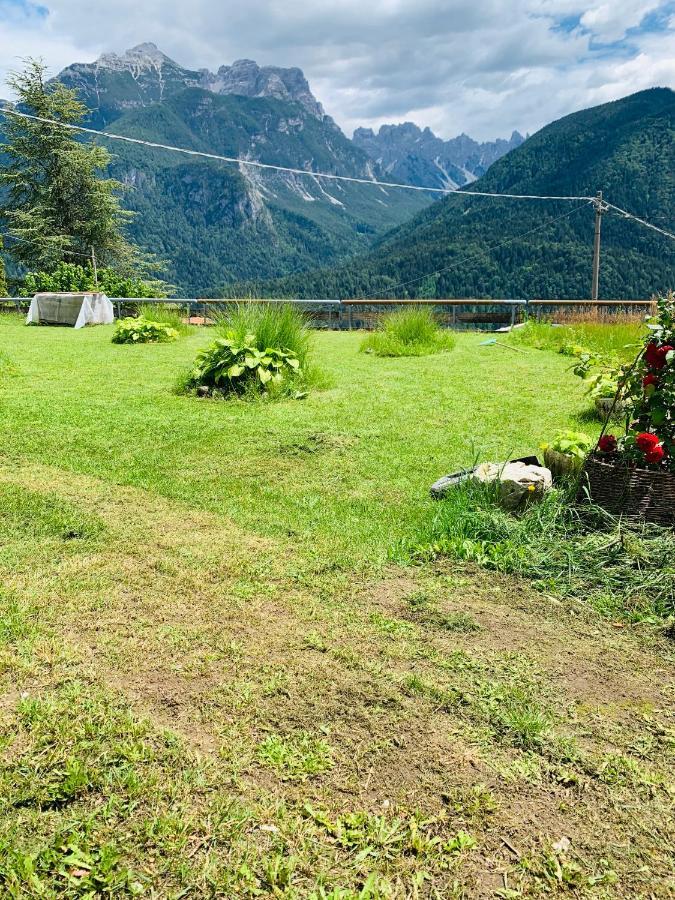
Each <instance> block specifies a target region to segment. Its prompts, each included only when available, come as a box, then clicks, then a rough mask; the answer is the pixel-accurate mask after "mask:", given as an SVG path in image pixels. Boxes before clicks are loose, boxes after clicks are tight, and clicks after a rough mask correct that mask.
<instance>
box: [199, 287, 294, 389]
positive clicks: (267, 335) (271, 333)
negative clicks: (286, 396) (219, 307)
mask: <svg viewBox="0 0 675 900" xmlns="http://www.w3.org/2000/svg"><path fill="white" fill-rule="evenodd" d="M216 326H217V329H218V332H219V334H220V335H221V336H222V337H224V338H226V339H228V340H230V339H234V341H235V342H236V343H238V344H240V345H241V344H245V343H251V344H252V345H253V346H254V347H255V348H256V349H257V350H260V351H265V350H267V348H268V347H276V348H277V349H279V350H284V351H285V352H287V353H291V354H293V355H294V356H295V357H296V359H297V360H298V362H299V363H300V367H301V369H302V370H303V371H304V372H305V374H306V373H307V369H308V364H309V356H310V351H311V342H312V333H311V331H310V328H309V322H308V320H307V317H306V315H305V314H304V313H303V312H302V311H301V310H299V309H298V308H297V307H295V306H293V305H292V304H290V303H237V304H233V305H232V306H228V307H227V308H226V309H225V311H224V312H223V313H221V314H220V316H219V317H218V319H217V321H216Z"/></svg>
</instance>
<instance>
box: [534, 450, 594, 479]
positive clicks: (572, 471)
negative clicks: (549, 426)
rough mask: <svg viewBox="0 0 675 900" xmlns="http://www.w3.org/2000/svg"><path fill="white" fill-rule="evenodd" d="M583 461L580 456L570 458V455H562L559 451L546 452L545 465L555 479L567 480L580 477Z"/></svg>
mask: <svg viewBox="0 0 675 900" xmlns="http://www.w3.org/2000/svg"><path fill="white" fill-rule="evenodd" d="M583 462H584V461H583V459H579V457H578V456H570V455H569V454H568V453H560V451H559V450H551V448H550V447H547V448H546V450H544V464H545V465H546V468H547V469H550V470H551V474H552V475H553V477H554V478H565V477H567V476H573V475H578V474H579V472H580V471H581V467H582V466H583Z"/></svg>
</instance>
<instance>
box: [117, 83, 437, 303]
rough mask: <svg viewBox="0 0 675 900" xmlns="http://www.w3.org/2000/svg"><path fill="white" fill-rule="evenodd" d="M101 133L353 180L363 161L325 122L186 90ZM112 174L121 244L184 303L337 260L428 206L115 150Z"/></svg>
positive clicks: (356, 188)
mask: <svg viewBox="0 0 675 900" xmlns="http://www.w3.org/2000/svg"><path fill="white" fill-rule="evenodd" d="M111 130H113V131H114V132H116V133H121V134H125V135H129V136H133V137H141V138H144V139H149V140H153V141H159V142H161V143H168V144H175V145H178V146H181V147H186V148H189V149H196V150H202V151H206V152H210V153H218V154H221V155H226V156H236V157H239V156H243V157H246V156H249V155H250V156H251V158H255V159H257V160H260V161H262V162H274V163H278V164H280V165H284V166H291V167H295V168H305V167H310V166H311V167H312V168H315V169H319V170H323V171H329V172H334V173H337V174H343V175H356V176H358V177H363V176H364V175H366V174H367V172H368V171H369V169H368V167H369V162H368V160H367V158H366V156H365V154H363V153H362V151H360V150H358V149H357V148H356V147H354V146H353V145H352V144H351V142H350V141H348V140H347V138H346V137H345V136H344V135H343V134H342V132H340V131H339V129H337V128H336V127H335V126H334V125H333V124H332V123H331V122H330V120H328V121H326V120H323V121H322V120H319V119H317V118H315V117H313V116H311V115H310V114H308V113H307V112H306V111H304V110H303V109H302V108H300V107H299V106H297V105H296V104H291V103H285V102H282V101H279V100H275V99H270V98H249V97H240V96H233V95H230V96H217V95H215V94H212V93H210V92H208V91H205V90H202V89H199V88H187V89H185V90H183V91H181V92H179V93H178V94H176V95H174V96H173V97H171V98H170V99H169V100H166V101H164V102H163V103H161V104H155V105H151V106H148V107H144V108H140V109H137V110H134V111H133V112H130V113H128V114H126V115H124V116H122V117H121V118H119V119H117V120H116V121H115V122H114V124H113V125H112V126H111ZM112 149H113V151H114V152H115V154H116V157H117V158H116V162H115V164H114V166H113V174H114V175H115V176H116V177H117V178H119V179H120V180H122V181H124V182H125V183H127V184H128V185H129V186H130V190H129V192H128V194H127V197H126V198H125V205H126V206H127V207H128V208H130V209H132V210H134V211H135V212H136V213H137V215H136V217H135V218H134V220H133V222H132V224H131V226H130V234H131V236H132V237H133V238H134V240H136V241H137V242H138V243H139V244H141V245H142V246H144V247H146V248H147V249H148V250H150V251H151V252H153V253H155V254H156V255H157V256H158V257H159V258H161V259H163V260H165V261H166V262H167V273H166V274H167V278H168V280H170V281H171V282H173V283H174V284H176V285H177V287H178V289H179V290H180V291H181V292H182V293H187V294H189V295H190V296H199V295H201V296H205V295H213V294H214V293H215V294H216V296H218V295H219V293H220V292H221V291H222V286H223V284H227V283H231V282H233V281H237V280H241V279H252V278H269V277H274V276H278V275H284V274H286V273H290V272H297V271H299V270H303V269H308V268H315V267H316V266H318V265H322V264H329V263H333V262H337V261H339V260H343V259H344V258H345V257H347V256H350V255H354V254H357V253H359V252H363V251H365V250H367V249H368V248H369V247H370V246H371V245H372V242H373V240H374V238H375V237H376V236H377V235H378V234H382V233H383V232H385V231H386V230H387V228H390V227H391V226H392V225H395V224H398V223H400V222H403V221H405V220H406V219H409V218H411V217H412V216H413V215H414V213H416V212H417V211H419V210H420V209H421V208H423V207H424V206H425V205H427V204H428V203H429V199H428V197H426V196H425V195H423V194H416V193H412V192H411V193H406V192H403V191H396V192H389V193H384V192H383V191H382V190H381V189H377V188H371V187H368V186H364V185H353V184H339V183H336V182H330V181H327V182H326V181H324V182H323V183H320V182H319V181H317V180H314V179H311V178H303V177H296V176H293V175H287V174H281V175H279V174H276V173H271V174H270V173H263V172H261V170H260V169H255V168H249V169H247V170H245V171H241V170H238V169H237V168H236V167H234V166H232V165H228V164H225V163H218V162H210V161H208V160H203V159H190V157H187V156H183V155H180V154H176V153H170V152H167V151H158V150H149V149H147V148H144V147H135V146H133V145H127V144H122V143H120V142H116V143H114V144H113V145H112Z"/></svg>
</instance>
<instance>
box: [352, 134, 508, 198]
mask: <svg viewBox="0 0 675 900" xmlns="http://www.w3.org/2000/svg"><path fill="white" fill-rule="evenodd" d="M353 140H354V143H355V144H356V146H357V147H360V148H361V149H362V150H363V151H365V152H366V153H367V154H368V156H370V158H371V159H373V160H375V162H377V164H378V165H379V166H380V167H381V168H382V169H383V170H384V172H386V174H387V176H389V177H393V178H395V179H397V180H398V181H404V182H406V184H416V185H419V186H421V187H431V188H439V187H440V188H449V189H450V190H455V189H456V188H460V187H463V186H464V185H467V184H471V182H472V181H475V180H476V179H477V178H480V177H481V175H484V174H485V173H486V172H487V170H488V169H489V168H490V166H491V165H492V163H494V162H496V161H497V160H498V159H499V158H500V157H502V156H504V155H505V154H506V153H508V152H509V151H510V150H514V149H515V148H516V147H519V146H520V145H521V144H522V143H523V141H524V140H525V138H524V137H523V136H522V134H520V132H518V131H514V132H513V134H512V135H511V137H510V138H509V140H503V139H499V140H496V141H489V142H485V143H478V141H474V140H473V138H470V137H469V136H468V135H467V134H460V135H459V136H458V137H456V138H452V139H451V140H449V141H444V140H443V139H442V138H439V137H436V135H435V134H434V133H433V132H432V131H431V129H430V128H425V129H424V130H422V129H421V128H419V127H418V126H417V125H415V124H414V123H413V122H404V123H403V124H402V125H382V126H381V127H380V130H379V131H378V132H377V134H376V133H375V132H374V131H373V130H372V129H371V128H357V129H356V131H355V132H354V137H353Z"/></svg>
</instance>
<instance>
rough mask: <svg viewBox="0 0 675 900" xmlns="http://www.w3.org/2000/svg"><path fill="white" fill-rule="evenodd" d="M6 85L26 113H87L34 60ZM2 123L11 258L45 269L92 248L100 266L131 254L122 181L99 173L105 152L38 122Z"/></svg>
mask: <svg viewBox="0 0 675 900" xmlns="http://www.w3.org/2000/svg"><path fill="white" fill-rule="evenodd" d="M8 84H9V86H10V87H11V88H12V89H13V91H14V93H15V94H16V97H17V101H18V105H19V106H20V108H21V109H22V110H23V111H25V112H27V113H30V114H32V115H35V116H39V117H41V118H46V119H52V120H56V121H59V122H64V123H68V124H75V125H77V124H78V123H80V122H81V121H82V120H83V119H84V117H85V116H86V113H87V110H86V107H85V106H84V105H83V104H82V103H80V101H79V100H78V99H77V94H76V92H75V91H74V90H69V89H68V88H66V87H64V86H63V85H62V84H60V83H59V82H46V81H45V66H44V64H43V63H41V62H39V61H37V60H29V61H28V63H27V64H26V67H25V69H24V70H23V71H22V72H16V73H14V74H13V75H11V76H10V77H9V78H8ZM1 127H2V132H3V137H4V146H3V154H4V156H5V158H6V159H7V160H8V163H7V165H6V166H5V167H4V168H3V169H2V171H1V172H0V186H3V187H4V188H5V192H4V194H3V203H2V206H1V207H0V218H2V219H4V221H5V223H6V225H7V228H8V231H9V233H10V234H11V235H12V236H14V237H15V238H17V242H16V243H13V245H12V247H11V248H10V250H11V253H12V255H13V256H14V258H15V259H16V260H17V261H18V262H19V263H21V264H22V265H25V266H27V267H35V268H38V269H44V270H46V271H51V270H52V269H53V268H54V266H56V265H57V263H58V262H60V261H62V260H65V261H67V262H80V261H81V260H82V259H83V258H86V257H89V255H90V253H91V248H92V247H94V248H95V249H96V253H97V256H98V258H99V259H100V261H101V263H102V264H103V265H107V264H116V265H117V264H120V263H124V264H125V265H128V264H130V263H131V261H132V259H133V257H134V253H133V250H132V248H131V246H130V245H129V243H128V242H127V241H126V239H125V238H124V236H123V234H122V227H123V225H124V223H125V222H127V221H128V219H129V214H128V213H126V212H124V211H123V210H122V208H121V205H120V200H119V195H120V192H121V190H122V188H123V185H122V184H121V183H120V182H118V181H114V180H113V179H110V178H105V177H103V175H102V173H104V172H105V170H106V169H107V167H108V166H109V164H110V161H111V157H110V154H109V153H108V151H107V150H105V148H103V147H100V146H98V145H96V144H91V143H87V142H83V141H79V140H78V139H77V137H76V135H75V133H74V132H73V131H70V130H68V129H66V128H60V127H58V126H55V125H49V124H47V123H45V122H42V121H33V120H29V119H22V118H20V117H18V116H7V115H6V116H3V118H2V126H1Z"/></svg>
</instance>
